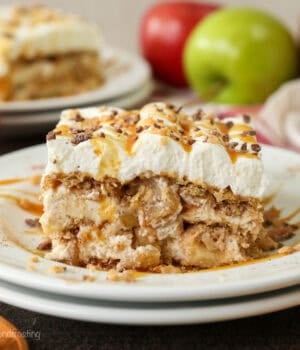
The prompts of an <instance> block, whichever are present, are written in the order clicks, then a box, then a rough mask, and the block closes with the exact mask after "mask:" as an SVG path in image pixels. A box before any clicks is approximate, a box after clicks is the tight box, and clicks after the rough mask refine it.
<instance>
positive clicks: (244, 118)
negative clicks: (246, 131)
mask: <svg viewBox="0 0 300 350" xmlns="http://www.w3.org/2000/svg"><path fill="white" fill-rule="evenodd" d="M243 120H244V122H245V123H247V124H249V123H250V121H251V117H250V116H249V115H247V114H243Z"/></svg>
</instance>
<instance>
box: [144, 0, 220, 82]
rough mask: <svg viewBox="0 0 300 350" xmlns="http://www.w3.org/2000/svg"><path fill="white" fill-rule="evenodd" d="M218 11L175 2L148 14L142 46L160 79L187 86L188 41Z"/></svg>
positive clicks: (197, 3)
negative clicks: (185, 60) (184, 55)
mask: <svg viewBox="0 0 300 350" xmlns="http://www.w3.org/2000/svg"><path fill="white" fill-rule="evenodd" d="M218 8H219V6H218V5H213V4H206V3H199V2H194V1H175V2H163V3H158V4H156V5H154V6H152V7H151V8H150V9H149V10H148V11H147V12H146V13H145V15H144V17H143V19H142V23H141V30H140V45H141V49H142V53H143V55H144V57H145V58H146V59H147V60H148V61H149V63H150V64H151V66H152V69H153V72H154V74H155V75H156V76H157V77H158V78H160V79H161V80H163V81H165V82H167V83H170V84H172V85H176V86H185V85H186V84H187V83H186V79H185V75H184V71H183V62H182V53H183V48H184V44H185V41H186V39H187V37H188V35H189V34H190V32H191V31H192V29H193V28H194V27H195V25H196V24H197V23H199V21H201V20H202V19H203V18H204V17H206V16H207V15H208V14H209V13H211V12H212V11H215V10H216V9H218Z"/></svg>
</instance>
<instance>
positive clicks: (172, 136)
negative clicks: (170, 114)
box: [170, 135, 179, 141]
mask: <svg viewBox="0 0 300 350" xmlns="http://www.w3.org/2000/svg"><path fill="white" fill-rule="evenodd" d="M170 137H171V139H173V140H175V141H179V137H177V136H175V135H171V136H170Z"/></svg>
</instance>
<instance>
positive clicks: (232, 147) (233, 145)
mask: <svg viewBox="0 0 300 350" xmlns="http://www.w3.org/2000/svg"><path fill="white" fill-rule="evenodd" d="M237 145H238V142H230V143H229V145H228V147H229V148H230V149H235V148H236V147H237Z"/></svg>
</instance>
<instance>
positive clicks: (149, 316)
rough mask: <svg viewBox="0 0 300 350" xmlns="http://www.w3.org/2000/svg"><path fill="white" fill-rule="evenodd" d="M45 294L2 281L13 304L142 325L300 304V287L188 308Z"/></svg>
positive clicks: (3, 294)
mask: <svg viewBox="0 0 300 350" xmlns="http://www.w3.org/2000/svg"><path fill="white" fill-rule="evenodd" d="M5 284H6V285H7V287H5ZM11 288H14V289H15V290H12V289H11ZM16 289H17V290H16ZM24 291H25V294H24ZM22 292H23V293H22ZM26 292H27V293H26ZM44 295H45V293H43V292H38V291H34V290H33V291H32V290H30V289H27V288H22V287H20V286H10V285H9V284H7V283H5V282H4V286H3V282H2V281H0V299H1V300H2V301H3V302H5V303H7V304H10V305H14V306H17V307H21V308H23V309H27V310H30V311H35V312H40V313H43V314H45V315H51V316H55V317H62V318H68V319H75V320H78V321H88V322H105V323H109V324H123V325H140V326H150V325H157V326H158V325H165V326H166V325H183V324H196V323H211V322H221V321H228V320H234V319H240V318H245V317H251V316H258V315H263V314H267V313H271V312H275V311H280V310H284V309H287V308H291V307H295V306H297V305H299V298H300V287H299V286H298V288H297V287H295V288H292V289H287V290H282V291H277V292H275V293H266V294H265V295H264V294H260V295H253V296H252V297H251V298H250V300H247V298H246V299H245V300H243V301H239V300H238V299H239V298H238V299H237V300H235V299H231V300H228V299H227V300H225V303H224V304H223V305H222V304H221V303H218V304H217V305H208V306H207V305H204V306H201V303H199V304H200V305H199V306H197V305H195V306H192V307H186V308H185V307H184V306H183V307H181V308H178V307H176V305H174V307H173V308H163V305H162V308H156V309H151V308H146V309H143V308H142V307H140V308H136V307H135V305H132V307H130V305H128V306H129V307H128V308H126V307H125V308H120V307H114V306H113V304H112V306H108V307H107V306H95V305H84V303H80V304H77V303H76V301H74V302H72V301H70V300H68V299H67V298H66V297H63V296H59V299H60V300H58V299H57V298H56V299H55V300H54V299H49V298H46V296H45V297H44ZM256 297H257V298H256ZM63 299H65V300H63Z"/></svg>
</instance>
